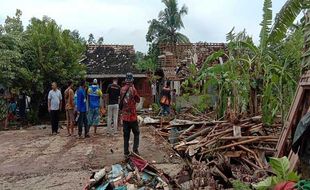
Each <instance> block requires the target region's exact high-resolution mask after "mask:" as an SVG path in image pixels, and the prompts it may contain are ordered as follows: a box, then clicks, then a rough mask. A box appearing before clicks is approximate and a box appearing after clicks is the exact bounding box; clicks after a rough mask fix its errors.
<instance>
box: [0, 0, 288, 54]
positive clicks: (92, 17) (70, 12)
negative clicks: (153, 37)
mask: <svg viewBox="0 0 310 190" xmlns="http://www.w3.org/2000/svg"><path fill="white" fill-rule="evenodd" d="M285 1H286V0H273V11H274V15H275V13H277V12H278V11H279V10H280V8H281V7H282V5H283V4H284V3H285ZM183 4H186V5H187V7H188V9H189V11H188V15H187V16H185V17H184V25H185V29H183V30H182V31H181V32H183V33H184V34H185V35H187V36H188V37H189V39H190V40H191V42H199V41H204V42H225V35H226V33H227V32H229V31H230V30H231V29H232V28H233V27H234V26H235V27H236V29H237V30H238V31H239V30H243V29H244V28H246V30H247V32H248V33H249V34H250V35H252V36H253V38H254V40H256V41H257V40H258V35H259V31H260V26H259V23H260V21H261V18H262V7H263V0H179V5H180V6H181V5H183ZM0 5H1V8H0V24H2V23H3V22H4V20H5V18H6V16H7V15H13V14H14V13H15V10H16V9H21V10H22V12H23V16H22V20H23V23H24V25H26V24H28V21H29V20H30V18H31V17H39V18H42V16H43V15H47V16H49V17H51V18H53V19H55V20H56V21H57V23H58V24H60V25H62V28H64V29H67V28H68V29H72V30H73V29H77V30H78V31H79V32H80V34H81V35H82V36H84V37H85V38H86V39H87V37H88V34H89V33H93V34H94V35H95V38H98V37H99V36H103V37H104V41H105V43H113V44H133V45H134V46H135V49H136V50H138V51H142V52H146V51H147V48H148V47H147V43H146V40H145V35H146V33H147V29H148V23H147V21H149V20H151V19H153V18H157V16H158V13H159V11H160V10H161V9H163V4H162V3H161V1H160V0H40V1H39V0H0Z"/></svg>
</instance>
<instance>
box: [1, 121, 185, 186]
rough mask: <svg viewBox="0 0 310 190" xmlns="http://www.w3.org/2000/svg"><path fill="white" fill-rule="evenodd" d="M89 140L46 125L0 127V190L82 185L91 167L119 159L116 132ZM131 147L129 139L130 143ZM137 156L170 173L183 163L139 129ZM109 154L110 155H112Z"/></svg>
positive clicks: (151, 134)
mask: <svg viewBox="0 0 310 190" xmlns="http://www.w3.org/2000/svg"><path fill="white" fill-rule="evenodd" d="M91 132H92V131H91ZM104 132H105V129H104V128H99V132H98V133H99V134H98V135H96V136H93V135H92V137H91V138H89V139H78V138H77V137H66V131H65V130H61V133H60V135H58V136H51V135H50V133H51V132H50V129H38V128H37V127H32V128H30V129H27V130H16V131H0V189H1V190H2V189H14V190H17V189H40V190H42V189H82V188H83V186H84V185H85V183H86V182H87V179H88V177H89V176H90V174H91V171H93V170H98V169H100V168H102V167H104V166H106V165H111V164H114V163H118V162H121V161H122V160H123V139H122V136H121V133H120V134H119V135H118V136H117V137H115V138H112V137H107V136H106V135H104ZM131 145H132V142H131ZM140 145H141V146H140V154H141V155H142V156H143V157H144V158H145V159H147V160H148V161H149V162H154V163H156V164H155V166H156V167H158V168H162V169H164V170H165V171H167V172H169V173H170V174H171V175H175V174H176V173H177V172H178V171H179V170H180V169H181V168H182V165H183V162H182V161H181V159H180V158H179V157H177V156H176V155H175V154H174V152H173V151H171V150H170V149H169V148H167V145H165V144H164V143H163V141H162V139H160V138H159V137H156V135H154V132H153V131H152V130H151V129H149V128H147V127H142V128H141V138H140ZM112 152H113V153H112Z"/></svg>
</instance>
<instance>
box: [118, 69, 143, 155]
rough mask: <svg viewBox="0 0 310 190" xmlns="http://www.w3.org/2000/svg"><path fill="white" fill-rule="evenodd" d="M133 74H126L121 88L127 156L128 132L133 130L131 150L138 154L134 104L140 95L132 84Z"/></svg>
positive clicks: (126, 152) (138, 100) (137, 127)
mask: <svg viewBox="0 0 310 190" xmlns="http://www.w3.org/2000/svg"><path fill="white" fill-rule="evenodd" d="M133 81H134V79H133V75H132V73H127V74H126V79H125V82H126V84H125V86H123V87H122V89H121V96H120V97H121V102H120V108H121V112H122V120H123V135H124V155H125V157H127V156H128V155H129V139H130V132H131V131H132V132H133V135H134V142H133V152H134V153H136V154H139V151H138V148H139V138H140V130H139V125H138V121H137V110H136V104H137V103H139V102H140V96H139V95H138V93H137V90H136V88H135V87H134V85H133Z"/></svg>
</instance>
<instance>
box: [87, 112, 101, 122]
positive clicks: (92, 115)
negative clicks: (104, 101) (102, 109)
mask: <svg viewBox="0 0 310 190" xmlns="http://www.w3.org/2000/svg"><path fill="white" fill-rule="evenodd" d="M99 121H100V113H99V108H97V109H89V111H88V125H89V126H97V125H99Z"/></svg>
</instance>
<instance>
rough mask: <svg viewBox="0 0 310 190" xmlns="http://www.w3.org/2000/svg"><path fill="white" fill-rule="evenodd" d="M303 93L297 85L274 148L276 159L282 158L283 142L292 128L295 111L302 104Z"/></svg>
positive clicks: (302, 89) (301, 88)
mask: <svg viewBox="0 0 310 190" xmlns="http://www.w3.org/2000/svg"><path fill="white" fill-rule="evenodd" d="M304 93H305V92H304V88H303V87H301V86H300V85H299V86H298V88H297V91H296V94H295V98H294V102H293V104H292V105H291V108H290V111H289V114H288V116H287V119H286V122H285V124H284V126H283V129H282V132H281V135H280V139H279V141H278V144H277V146H276V150H277V152H276V154H275V156H276V157H282V156H283V149H284V148H285V147H284V146H285V141H286V139H287V137H288V135H289V132H290V130H291V128H292V125H293V120H294V117H295V116H296V114H297V110H298V107H299V106H300V104H301V102H302V97H303V95H304Z"/></svg>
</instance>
